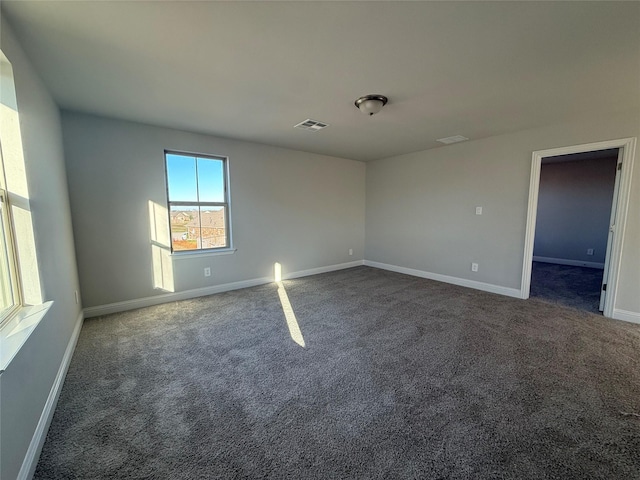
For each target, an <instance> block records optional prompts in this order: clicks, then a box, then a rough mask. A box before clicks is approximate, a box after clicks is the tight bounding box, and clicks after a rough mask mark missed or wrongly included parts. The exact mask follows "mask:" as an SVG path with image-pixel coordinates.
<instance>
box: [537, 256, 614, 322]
mask: <svg viewBox="0 0 640 480" xmlns="http://www.w3.org/2000/svg"><path fill="white" fill-rule="evenodd" d="M602 273H603V270H599V269H597V268H586V267H572V266H569V265H555V264H552V263H541V262H533V265H532V269H531V293H530V296H531V297H535V298H539V299H541V300H546V301H549V302H553V303H557V304H559V305H565V306H567V307H573V308H578V309H580V310H586V311H587V312H592V313H600V310H599V309H598V306H599V305H600V289H601V288H602Z"/></svg>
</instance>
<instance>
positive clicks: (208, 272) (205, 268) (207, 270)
mask: <svg viewBox="0 0 640 480" xmlns="http://www.w3.org/2000/svg"><path fill="white" fill-rule="evenodd" d="M204 276H205V277H210V276H211V268H210V267H204Z"/></svg>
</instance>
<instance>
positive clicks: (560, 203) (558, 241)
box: [533, 157, 617, 265]
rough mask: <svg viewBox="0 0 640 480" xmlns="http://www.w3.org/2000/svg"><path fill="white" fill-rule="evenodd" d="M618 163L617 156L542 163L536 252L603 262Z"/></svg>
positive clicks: (563, 258)
mask: <svg viewBox="0 0 640 480" xmlns="http://www.w3.org/2000/svg"><path fill="white" fill-rule="evenodd" d="M616 163H617V157H616V158H598V159H590V160H580V161H570V162H559V163H547V164H545V163H543V164H542V168H541V169H540V189H539V192H538V214H537V219H536V235H535V244H534V248H533V255H534V257H535V256H538V257H545V258H547V259H559V260H570V261H577V262H591V263H599V264H602V265H604V259H605V254H606V250H607V239H608V236H609V219H610V217H611V204H612V201H613V188H614V183H615V179H616ZM589 248H592V249H593V255H587V249H589Z"/></svg>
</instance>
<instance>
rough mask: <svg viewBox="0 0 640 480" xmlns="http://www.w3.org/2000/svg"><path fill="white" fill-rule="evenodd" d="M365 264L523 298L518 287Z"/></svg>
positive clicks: (372, 263)
mask: <svg viewBox="0 0 640 480" xmlns="http://www.w3.org/2000/svg"><path fill="white" fill-rule="evenodd" d="M364 264H365V265H367V266H369V267H375V268H381V269H383V270H390V271H392V272H398V273H404V274H406V275H413V276H414V277H421V278H428V279H430V280H437V281H438V282H445V283H451V284H453V285H459V286H461V287H469V288H474V289H476V290H483V291H485V292H491V293H497V294H499V295H507V296H508V297H515V298H522V296H521V293H520V290H519V289H517V288H509V287H502V286H500V285H493V284H491V283H484V282H478V281H476V280H467V279H466V278H458V277H451V276H449V275H441V274H439V273H431V272H425V271H423V270H415V269H413V268H406V267H398V266H396V265H389V264H387V263H380V262H372V261H370V260H365V261H364Z"/></svg>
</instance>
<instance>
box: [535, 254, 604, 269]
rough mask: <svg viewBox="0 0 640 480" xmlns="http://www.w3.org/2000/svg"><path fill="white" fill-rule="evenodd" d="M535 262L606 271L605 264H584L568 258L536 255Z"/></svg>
mask: <svg viewBox="0 0 640 480" xmlns="http://www.w3.org/2000/svg"><path fill="white" fill-rule="evenodd" d="M533 261H534V262H540V263H555V264H556V265H570V266H572V267H587V268H597V269H600V270H604V263H598V262H583V261H582V260H570V259H568V258H552V257H539V256H538V255H534V256H533Z"/></svg>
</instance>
